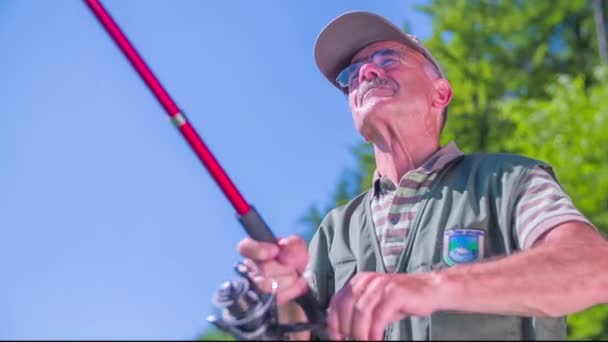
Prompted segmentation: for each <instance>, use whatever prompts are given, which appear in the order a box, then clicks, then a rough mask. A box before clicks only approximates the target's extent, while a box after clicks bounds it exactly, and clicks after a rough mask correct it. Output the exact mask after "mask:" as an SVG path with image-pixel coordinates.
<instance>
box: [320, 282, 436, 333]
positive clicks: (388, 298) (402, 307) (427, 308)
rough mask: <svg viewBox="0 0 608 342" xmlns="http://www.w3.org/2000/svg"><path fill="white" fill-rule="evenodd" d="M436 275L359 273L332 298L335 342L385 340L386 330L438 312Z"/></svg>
mask: <svg viewBox="0 0 608 342" xmlns="http://www.w3.org/2000/svg"><path fill="white" fill-rule="evenodd" d="M436 284H437V281H436V279H435V277H434V273H423V274H384V273H371V272H367V273H358V274H357V275H355V276H354V277H353V279H352V280H351V281H350V283H349V284H347V285H346V286H344V287H343V288H342V289H341V290H340V291H339V292H338V293H336V295H335V296H334V297H333V298H332V300H331V303H330V305H329V315H328V322H327V323H328V326H329V333H330V336H331V337H332V338H333V339H335V340H342V339H344V338H349V339H356V340H368V341H369V340H382V338H383V332H384V328H385V327H386V326H387V325H388V324H389V323H391V322H394V321H398V320H401V319H403V318H404V317H405V316H408V315H411V316H428V315H430V314H431V313H432V312H433V311H434V310H435V308H436V305H435V303H436V300H435V298H434V292H435V288H436V286H435V285H436Z"/></svg>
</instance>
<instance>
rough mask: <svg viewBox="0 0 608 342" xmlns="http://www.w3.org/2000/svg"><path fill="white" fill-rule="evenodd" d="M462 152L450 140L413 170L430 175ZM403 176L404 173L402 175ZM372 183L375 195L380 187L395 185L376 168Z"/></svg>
mask: <svg viewBox="0 0 608 342" xmlns="http://www.w3.org/2000/svg"><path fill="white" fill-rule="evenodd" d="M462 155H463V153H462V151H460V149H459V148H458V145H456V142H454V141H450V142H449V143H448V144H447V145H445V146H443V147H442V148H440V149H439V150H437V151H436V152H435V153H433V154H432V155H431V156H430V157H429V158H427V160H425V161H424V162H423V163H422V165H420V167H418V168H417V169H416V170H415V171H416V172H420V173H424V174H427V175H430V174H432V173H435V172H437V171H440V170H441V169H443V168H444V167H445V166H446V165H447V164H448V163H449V162H451V161H452V160H454V159H456V158H458V157H460V156H462ZM404 177H405V175H404ZM372 185H373V190H374V195H377V194H378V193H379V192H380V190H381V189H382V188H386V189H394V188H395V185H394V184H393V183H392V182H391V181H390V180H389V179H388V178H387V177H383V176H382V175H381V174H380V173H379V172H378V169H376V170H374V176H373V178H372Z"/></svg>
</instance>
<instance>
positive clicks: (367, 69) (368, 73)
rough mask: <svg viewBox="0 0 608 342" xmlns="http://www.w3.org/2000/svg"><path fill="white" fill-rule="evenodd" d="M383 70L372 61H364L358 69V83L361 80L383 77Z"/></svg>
mask: <svg viewBox="0 0 608 342" xmlns="http://www.w3.org/2000/svg"><path fill="white" fill-rule="evenodd" d="M383 76H384V70H383V69H382V68H380V67H378V66H377V65H376V64H374V63H365V64H363V65H362V66H361V69H359V84H361V82H362V81H363V80H368V81H369V80H372V79H374V78H378V77H383Z"/></svg>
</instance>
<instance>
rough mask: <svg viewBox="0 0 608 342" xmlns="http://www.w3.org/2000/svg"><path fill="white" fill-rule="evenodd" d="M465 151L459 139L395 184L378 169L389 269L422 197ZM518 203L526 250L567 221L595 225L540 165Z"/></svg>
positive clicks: (380, 224)
mask: <svg viewBox="0 0 608 342" xmlns="http://www.w3.org/2000/svg"><path fill="white" fill-rule="evenodd" d="M461 155H462V152H461V151H460V150H459V149H458V147H457V146H456V144H455V143H454V142H450V143H449V144H448V145H446V146H444V147H443V148H441V149H439V150H438V151H437V152H436V153H435V154H433V155H432V156H431V157H430V158H429V159H427V161H426V162H424V163H423V164H422V166H420V167H419V168H417V169H415V170H412V171H409V172H407V173H406V174H405V175H403V177H402V178H401V180H400V181H399V186H395V185H394V184H393V183H392V182H391V181H390V180H389V179H388V178H387V177H384V176H382V175H380V174H379V173H378V171H377V170H376V171H375V172H374V178H373V191H374V196H372V200H371V209H372V210H371V211H372V219H373V223H374V227H375V232H376V236H377V238H378V241H379V243H380V249H381V251H382V257H383V261H384V265H385V267H386V270H387V272H389V273H392V272H394V271H395V269H396V268H397V265H398V262H399V259H400V257H401V254H402V253H403V250H404V248H405V246H406V244H407V239H408V235H409V232H410V229H411V225H412V222H413V220H414V218H415V216H416V213H417V212H418V211H419V209H420V205H421V204H422V199H423V198H424V195H425V193H426V192H427V191H428V190H429V188H430V185H431V184H432V182H433V180H434V179H435V178H436V176H437V174H438V173H439V171H441V170H442V169H443V168H444V167H445V166H446V165H447V164H448V163H449V162H450V161H452V160H453V159H455V158H458V157H459V156H461ZM515 193H516V196H515V200H514V207H513V213H512V215H513V227H511V232H512V233H513V235H514V237H515V239H516V241H517V243H518V247H520V248H522V249H525V248H529V247H530V246H532V244H533V243H534V242H535V241H536V240H537V239H538V238H539V237H540V236H541V235H542V234H543V233H545V232H547V231H548V230H550V229H551V228H553V227H555V226H557V225H559V224H561V223H564V222H566V221H582V222H586V223H589V224H591V223H590V222H589V221H588V220H587V219H586V218H585V216H584V215H582V214H581V213H580V212H579V211H578V210H577V209H576V207H575V206H574V204H573V203H572V200H571V198H570V197H569V196H568V195H567V194H566V193H565V191H564V190H563V189H562V187H561V185H560V184H559V182H558V181H557V179H556V178H555V177H554V176H553V174H552V173H551V172H550V171H548V170H545V169H543V168H541V167H536V168H534V169H532V170H530V171H529V173H528V174H527V175H526V176H525V177H523V179H522V181H521V182H520V184H519V189H517V190H516V191H515Z"/></svg>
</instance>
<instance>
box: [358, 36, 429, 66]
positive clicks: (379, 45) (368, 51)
mask: <svg viewBox="0 0 608 342" xmlns="http://www.w3.org/2000/svg"><path fill="white" fill-rule="evenodd" d="M387 48H390V49H394V50H397V51H401V52H403V53H406V54H416V55H418V52H417V51H416V50H414V49H412V48H410V47H409V46H407V45H404V44H403V43H400V42H396V41H379V42H375V43H371V44H369V45H367V46H365V47H364V48H362V49H361V50H359V51H357V53H355V55H354V56H353V58H352V59H351V63H356V62H359V61H361V60H365V59H367V58H369V57H370V56H371V55H372V54H374V53H375V52H377V51H379V50H382V49H387Z"/></svg>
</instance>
